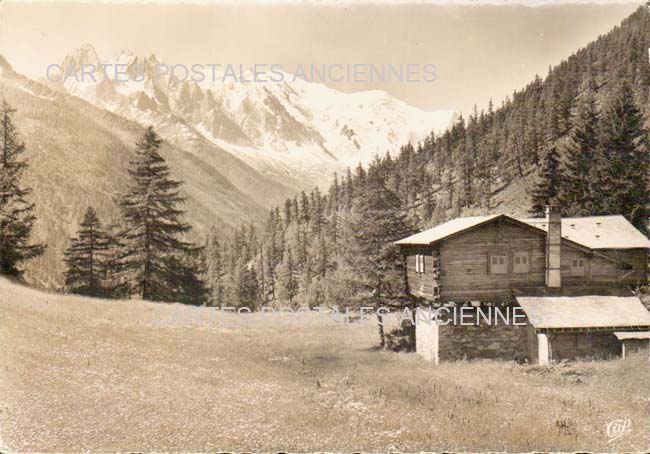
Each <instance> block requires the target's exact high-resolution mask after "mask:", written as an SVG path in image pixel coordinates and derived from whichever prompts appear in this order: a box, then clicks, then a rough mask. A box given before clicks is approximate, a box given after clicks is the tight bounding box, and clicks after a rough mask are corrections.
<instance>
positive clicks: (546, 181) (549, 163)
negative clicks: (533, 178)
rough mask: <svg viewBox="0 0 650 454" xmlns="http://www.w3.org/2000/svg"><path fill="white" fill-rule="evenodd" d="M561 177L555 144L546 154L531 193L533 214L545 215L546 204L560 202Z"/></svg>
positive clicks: (531, 210)
mask: <svg viewBox="0 0 650 454" xmlns="http://www.w3.org/2000/svg"><path fill="white" fill-rule="evenodd" d="M561 178H562V177H561V171H560V156H559V155H558V152H557V149H556V148H555V146H554V145H553V146H552V147H551V148H550V149H549V150H548V151H547V152H546V155H545V156H544V159H543V161H542V168H541V170H540V172H539V175H538V176H537V182H536V184H535V188H534V189H533V192H532V194H531V209H530V214H531V215H533V216H538V217H541V216H544V207H545V206H546V205H549V204H556V203H558V194H559V190H560V184H561Z"/></svg>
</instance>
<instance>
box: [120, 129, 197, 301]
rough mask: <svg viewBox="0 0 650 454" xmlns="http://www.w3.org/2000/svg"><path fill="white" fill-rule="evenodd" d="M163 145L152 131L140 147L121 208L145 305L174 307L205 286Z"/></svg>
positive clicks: (128, 264)
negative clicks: (183, 293)
mask: <svg viewBox="0 0 650 454" xmlns="http://www.w3.org/2000/svg"><path fill="white" fill-rule="evenodd" d="M161 143H162V141H161V139H160V138H159V137H158V135H157V134H156V132H155V131H154V129H153V128H152V127H149V128H147V130H146V131H145V133H144V135H143V137H142V139H141V141H140V142H138V143H137V144H136V146H137V149H136V157H135V159H134V160H133V161H132V162H131V167H130V169H129V175H130V176H131V184H130V187H129V188H128V190H127V192H126V193H125V194H124V195H123V197H122V200H121V202H120V207H121V208H122V215H123V218H124V224H125V226H126V230H125V231H124V233H123V235H122V237H123V239H124V241H125V254H124V269H125V271H126V272H128V273H129V274H130V277H131V281H132V282H133V284H134V287H135V288H136V290H137V292H138V294H139V295H140V297H142V298H143V299H147V300H153V301H173V300H174V299H176V298H178V297H179V292H180V291H188V292H189V291H190V290H191V291H192V292H194V291H196V292H197V293H198V294H201V293H202V291H201V289H191V287H192V286H193V285H199V282H200V280H199V279H198V276H196V273H197V269H198V267H197V266H196V257H197V255H198V252H197V249H196V248H194V247H193V246H192V245H191V244H189V243H187V242H185V241H183V240H182V239H180V237H181V236H182V235H183V234H185V233H187V232H188V231H189V230H190V226H189V225H187V224H185V223H184V222H183V221H182V217H183V214H184V212H183V211H182V210H181V209H179V208H178V205H180V204H181V203H183V201H184V198H183V197H181V196H180V194H179V192H178V187H179V186H180V185H181V183H180V182H179V181H176V180H174V179H173V178H172V177H171V176H170V169H169V166H168V165H167V163H166V162H165V160H164V159H163V158H162V157H161V156H160V154H159V153H158V149H159V148H160V145H161ZM192 274H194V277H193V278H191V277H190V275H192ZM176 279H181V280H182V282H181V283H180V284H182V285H180V284H179V282H176ZM183 300H184V302H187V299H186V298H184V297H183Z"/></svg>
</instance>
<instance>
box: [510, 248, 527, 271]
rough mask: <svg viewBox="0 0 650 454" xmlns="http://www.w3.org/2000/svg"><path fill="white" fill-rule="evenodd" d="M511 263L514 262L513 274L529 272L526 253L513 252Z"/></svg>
mask: <svg viewBox="0 0 650 454" xmlns="http://www.w3.org/2000/svg"><path fill="white" fill-rule="evenodd" d="M513 261H514V266H513V267H512V271H513V272H514V273H528V272H530V264H529V260H528V252H515V253H514V254H513Z"/></svg>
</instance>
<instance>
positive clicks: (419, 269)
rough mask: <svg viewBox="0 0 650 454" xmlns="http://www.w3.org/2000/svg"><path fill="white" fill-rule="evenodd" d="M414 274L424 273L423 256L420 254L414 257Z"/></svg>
mask: <svg viewBox="0 0 650 454" xmlns="http://www.w3.org/2000/svg"><path fill="white" fill-rule="evenodd" d="M415 272H416V273H419V274H421V273H424V255H422V254H416V255H415Z"/></svg>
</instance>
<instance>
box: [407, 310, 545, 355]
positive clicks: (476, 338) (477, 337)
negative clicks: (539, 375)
mask: <svg viewBox="0 0 650 454" xmlns="http://www.w3.org/2000/svg"><path fill="white" fill-rule="evenodd" d="M520 321H521V320H520ZM469 323H471V321H470V322H469ZM536 349H537V346H536V343H535V335H534V332H533V330H532V327H531V326H530V325H523V326H522V325H514V324H509V325H507V324H505V323H499V324H485V323H479V324H478V325H476V324H474V325H469V324H467V323H466V324H462V325H461V324H447V325H443V324H440V325H436V324H435V323H430V324H429V323H423V322H422V320H418V325H417V327H416V351H417V352H418V353H419V354H420V355H422V356H423V357H424V358H425V359H427V360H429V361H433V362H436V363H437V362H438V361H456V360H462V359H479V358H485V359H503V360H510V361H535V359H536V358H535V357H536Z"/></svg>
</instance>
